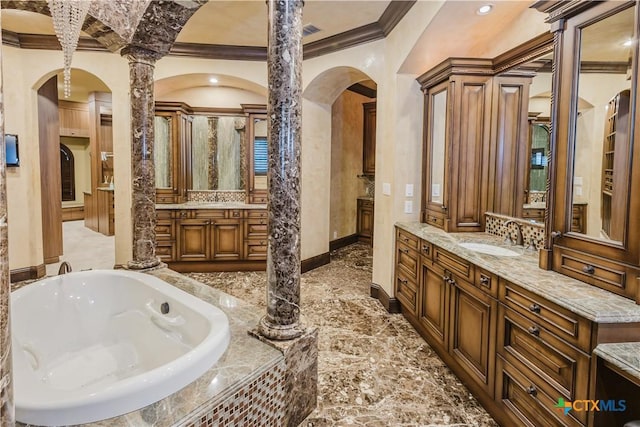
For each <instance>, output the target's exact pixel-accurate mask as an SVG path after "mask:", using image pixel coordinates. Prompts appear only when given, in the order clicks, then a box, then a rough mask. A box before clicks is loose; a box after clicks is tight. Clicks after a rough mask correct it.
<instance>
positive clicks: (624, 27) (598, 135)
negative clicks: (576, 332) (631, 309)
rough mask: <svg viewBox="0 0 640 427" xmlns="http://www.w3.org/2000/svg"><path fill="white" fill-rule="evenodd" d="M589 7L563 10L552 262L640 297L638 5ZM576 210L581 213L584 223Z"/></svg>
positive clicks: (567, 271)
mask: <svg viewBox="0 0 640 427" xmlns="http://www.w3.org/2000/svg"><path fill="white" fill-rule="evenodd" d="M589 6H590V7H589V8H588V9H587V10H583V11H581V13H577V14H576V13H575V12H580V10H578V11H574V13H573V15H571V9H570V8H569V9H568V10H567V11H565V12H564V13H565V14H567V16H562V14H559V15H558V16H557V18H558V19H562V18H564V19H567V18H568V19H567V21H566V26H565V29H564V33H563V37H562V40H563V42H562V45H561V46H560V49H561V56H562V63H561V67H559V69H558V73H559V76H558V77H559V79H558V80H559V90H558V94H557V96H558V108H557V110H556V114H555V117H554V118H553V120H554V123H557V124H558V127H557V144H556V145H557V148H556V152H555V153H554V154H553V156H554V163H555V166H554V167H553V170H552V176H553V177H554V178H553V188H554V191H553V197H554V203H553V213H552V222H551V226H552V229H551V230H548V232H549V233H552V234H550V238H552V239H553V240H552V243H553V245H552V247H551V251H550V252H551V254H552V257H551V259H550V261H551V266H552V268H553V269H554V270H556V271H558V272H560V273H563V274H566V275H569V276H572V277H575V278H577V279H579V280H583V281H585V282H588V283H591V284H594V285H596V286H599V287H601V288H604V289H607V290H610V291H612V292H615V293H618V294H621V295H624V296H627V297H629V298H634V299H636V301H637V302H640V292H638V290H639V289H640V287H639V286H638V280H637V279H636V278H637V277H638V276H639V275H640V269H639V267H640V221H638V220H637V218H638V214H639V213H640V168H639V167H638V162H639V161H640V148H638V147H636V146H635V145H636V144H634V142H635V141H636V140H637V139H638V137H640V135H639V134H638V131H637V127H636V126H635V123H637V122H638V115H637V114H636V111H637V104H638V99H637V85H638V69H637V55H638V43H637V37H638V34H637V28H636V26H637V24H636V23H637V22H638V6H637V4H636V3H635V2H602V3H600V2H597V3H596V2H594V4H590V5H589ZM634 114H636V115H635V117H634V116H633V115H634ZM555 159H557V161H555ZM577 210H578V211H579V210H582V212H583V217H582V218H583V224H582V225H581V226H578V225H580V224H576V220H575V215H574V212H576V211H577ZM545 256H548V255H545V254H544V253H543V254H542V255H541V257H542V258H541V264H542V265H545V263H546V262H548V261H547V260H546V259H545Z"/></svg>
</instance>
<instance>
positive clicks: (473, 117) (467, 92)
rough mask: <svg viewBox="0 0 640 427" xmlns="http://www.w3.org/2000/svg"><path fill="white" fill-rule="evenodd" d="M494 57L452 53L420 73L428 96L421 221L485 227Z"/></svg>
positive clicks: (459, 227)
mask: <svg viewBox="0 0 640 427" xmlns="http://www.w3.org/2000/svg"><path fill="white" fill-rule="evenodd" d="M490 64H491V61H490V60H471V59H469V60H461V59H449V60H447V61H445V62H443V63H442V64H440V66H437V67H435V68H434V69H433V70H431V71H429V72H427V73H425V74H423V75H422V76H420V77H419V78H418V82H420V84H421V86H422V90H423V92H424V96H425V128H424V134H425V135H424V140H425V143H424V156H423V174H422V175H423V188H424V192H425V193H424V194H423V197H422V222H426V223H428V224H430V225H434V226H436V227H440V228H443V229H444V230H445V231H482V230H483V227H484V225H483V220H484V213H485V212H486V211H487V210H488V209H487V207H488V179H489V164H490V153H489V138H490V130H491V123H490V116H491V114H490V112H491V76H485V75H482V74H485V73H486V67H490Z"/></svg>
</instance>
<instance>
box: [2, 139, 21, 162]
mask: <svg viewBox="0 0 640 427" xmlns="http://www.w3.org/2000/svg"><path fill="white" fill-rule="evenodd" d="M4 146H5V149H6V154H7V166H20V155H19V153H18V135H11V134H5V136H4Z"/></svg>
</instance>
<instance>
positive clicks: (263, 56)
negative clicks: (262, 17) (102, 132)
mask: <svg viewBox="0 0 640 427" xmlns="http://www.w3.org/2000/svg"><path fill="white" fill-rule="evenodd" d="M415 3H416V0H396V1H391V2H390V3H389V5H388V6H387V8H386V9H385V11H384V12H383V13H382V15H381V16H380V18H379V19H378V21H377V22H373V23H371V24H367V25H363V26H361V27H358V28H354V29H352V30H349V31H345V32H342V33H340V34H336V35H333V36H330V37H327V38H324V39H321V40H317V41H315V42H311V43H307V44H305V45H304V46H303V58H304V59H310V58H315V57H318V56H322V55H326V54H329V53H333V52H337V51H339V50H342V49H347V48H350V47H353V46H357V45H360V44H364V43H369V42H372V41H375V40H380V39H383V38H385V37H386V36H387V35H388V34H389V33H391V31H392V30H393V29H394V28H395V27H396V25H398V23H399V22H400V21H401V20H402V18H403V17H404V16H405V15H406V14H407V12H409V10H410V9H411V7H413V5H414V4H415ZM2 44H4V45H7V46H13V47H18V48H22V49H45V50H60V43H59V42H58V39H57V38H56V36H54V35H49V34H26V33H15V32H12V31H6V30H3V31H2ZM112 46H115V45H114V44H112ZM77 50H78V51H94V52H109V51H113V49H107V48H106V47H105V46H104V45H103V44H101V43H100V42H99V41H97V40H96V39H93V38H87V37H81V38H80V40H79V41H78V48H77ZM168 55H169V56H180V57H191V58H205V59H225V60H235V61H266V60H267V48H266V47H262V46H233V45H219V44H218V45H217V44H204V43H180V42H176V43H174V44H173V46H172V47H171V49H170V50H169V53H168Z"/></svg>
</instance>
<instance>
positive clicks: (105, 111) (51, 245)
mask: <svg viewBox="0 0 640 427" xmlns="http://www.w3.org/2000/svg"><path fill="white" fill-rule="evenodd" d="M43 80H44V82H43V83H42V84H41V85H40V86H39V87H38V88H37V92H38V133H39V157H40V188H41V206H42V234H43V255H44V260H45V263H46V264H48V265H47V269H48V270H49V271H48V273H49V274H55V272H56V271H57V267H58V263H59V262H61V261H63V260H65V261H69V262H70V263H71V264H72V265H73V268H74V269H76V270H77V269H87V268H112V267H113V265H114V264H115V248H114V242H113V237H110V238H109V239H107V240H105V241H104V243H102V241H99V240H96V241H90V239H86V238H84V237H85V236H88V235H93V234H95V233H92V232H94V231H95V232H98V233H101V236H102V237H104V236H112V235H113V234H114V233H115V230H114V228H115V227H114V217H113V209H114V203H113V187H112V186H111V185H110V184H111V182H113V176H114V174H115V173H114V172H115V171H114V168H113V148H112V147H113V141H112V132H111V91H110V89H109V88H108V87H107V86H106V85H105V84H104V83H103V82H102V80H100V79H99V78H98V77H96V76H95V75H93V74H91V73H89V72H86V71H84V70H79V69H72V74H71V83H72V87H71V96H70V97H69V98H64V95H63V92H62V80H63V79H62V72H61V71H60V70H58V71H54V72H52V73H50V74H49V76H48V78H47V76H45V77H43V79H42V80H41V82H42V81H43ZM36 87H37V86H36ZM96 242H98V244H97V245H96ZM82 244H85V245H91V246H88V247H86V248H83V247H81V245H82ZM88 251H89V252H88ZM91 251H94V252H95V253H96V255H98V254H99V256H96V257H93V256H92V257H89V256H87V254H88V253H91Z"/></svg>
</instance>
